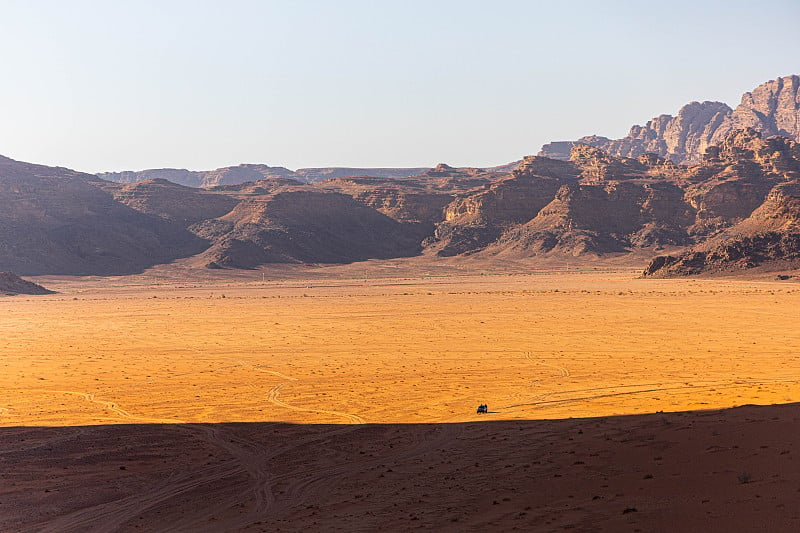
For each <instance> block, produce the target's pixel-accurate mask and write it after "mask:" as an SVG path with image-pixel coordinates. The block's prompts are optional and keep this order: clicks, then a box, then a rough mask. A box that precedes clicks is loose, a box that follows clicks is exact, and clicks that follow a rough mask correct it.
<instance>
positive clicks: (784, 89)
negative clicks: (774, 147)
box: [713, 76, 800, 142]
mask: <svg viewBox="0 0 800 533" xmlns="http://www.w3.org/2000/svg"><path fill="white" fill-rule="evenodd" d="M745 128H753V129H755V130H756V131H759V132H761V134H762V136H763V137H765V138H766V137H770V136H773V135H780V136H783V137H788V138H790V139H793V140H795V141H800V77H798V76H786V77H783V78H778V79H776V80H772V81H768V82H767V83H764V84H762V85H759V86H758V87H756V88H755V89H754V90H753V91H752V92H749V93H745V94H744V95H743V96H742V101H741V103H740V104H739V105H738V106H737V107H736V109H734V110H733V112H732V113H730V114H729V115H728V116H727V117H726V119H725V121H724V122H723V123H722V124H721V125H720V128H719V129H718V130H717V132H716V133H715V135H714V138H713V141H714V142H718V141H720V140H722V139H723V138H724V137H725V136H726V135H727V134H728V133H729V132H730V131H733V130H737V129H745Z"/></svg>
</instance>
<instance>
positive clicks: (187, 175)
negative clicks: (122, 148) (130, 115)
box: [97, 164, 295, 187]
mask: <svg viewBox="0 0 800 533" xmlns="http://www.w3.org/2000/svg"><path fill="white" fill-rule="evenodd" d="M97 177H99V178H101V179H104V180H108V181H114V182H117V183H135V182H137V181H145V180H168V181H171V182H172V183H177V184H178V185H185V186H187V187H215V186H218V185H238V184H240V183H245V182H248V181H258V180H263V179H269V178H294V177H295V173H294V172H292V171H291V170H289V169H287V168H283V167H269V166H267V165H251V164H243V165H238V166H235V167H222V168H218V169H216V170H186V169H178V168H153V169H149V170H139V171H131V170H127V171H123V172H101V173H99V174H97Z"/></svg>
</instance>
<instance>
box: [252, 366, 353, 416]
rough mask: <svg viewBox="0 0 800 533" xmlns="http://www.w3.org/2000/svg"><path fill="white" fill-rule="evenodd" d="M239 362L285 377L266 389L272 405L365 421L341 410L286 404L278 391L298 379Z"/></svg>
mask: <svg viewBox="0 0 800 533" xmlns="http://www.w3.org/2000/svg"><path fill="white" fill-rule="evenodd" d="M239 364H241V365H242V366H248V367H250V368H252V369H253V370H255V371H256V372H263V373H265V374H270V375H273V376H277V377H279V378H281V379H285V380H286V381H285V382H283V383H280V384H278V385H275V386H274V387H272V388H271V389H269V390H268V391H267V401H268V402H270V403H271V404H273V405H277V406H278V407H283V408H284V409H290V410H292V411H298V412H302V413H319V414H324V415H331V416H338V417H342V418H346V419H347V420H348V421H349V423H350V424H364V423H365V422H364V419H363V418H361V417H360V416H358V415H353V414H350V413H344V412H342V411H331V410H328V409H312V408H307V407H297V406H296V405H291V404H288V403H286V402H284V401H283V400H280V399H279V398H278V396H280V391H281V389H282V388H283V387H284V386H286V385H288V384H289V383H291V382H292V381H299V380H298V379H297V378H293V377H291V376H287V375H286V374H283V373H281V372H278V371H276V370H266V369H264V368H263V367H261V366H258V365H253V364H249V363H246V362H244V361H239Z"/></svg>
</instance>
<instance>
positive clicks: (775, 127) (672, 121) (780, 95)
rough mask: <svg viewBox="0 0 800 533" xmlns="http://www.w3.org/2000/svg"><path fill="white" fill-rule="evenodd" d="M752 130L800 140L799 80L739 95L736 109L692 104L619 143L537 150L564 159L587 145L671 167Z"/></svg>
mask: <svg viewBox="0 0 800 533" xmlns="http://www.w3.org/2000/svg"><path fill="white" fill-rule="evenodd" d="M746 128H752V129H755V130H756V131H759V132H760V133H761V134H762V135H763V136H764V137H765V138H767V137H770V136H773V135H780V136H784V137H788V138H790V139H793V140H795V141H800V77H798V76H796V75H791V76H786V77H783V78H778V79H776V80H772V81H768V82H766V83H764V84H762V85H759V86H758V87H756V88H755V89H754V90H753V91H752V92H748V93H745V94H744V96H742V101H741V103H740V104H739V105H738V106H737V107H736V109H731V108H730V107H729V106H728V105H727V104H724V103H722V102H708V101H706V102H692V103H690V104H687V105H685V106H683V107H682V108H681V109H680V110H679V111H678V114H677V115H676V116H672V115H660V116H658V117H655V118H653V119H651V120H650V121H648V122H647V123H646V124H645V125H644V126H638V125H637V126H633V127H632V128H631V130H630V132H629V133H628V135H627V136H625V137H623V138H621V139H613V140H612V139H607V138H605V137H597V136H590V137H584V138H582V139H579V140H577V141H559V142H555V143H549V144H546V145H544V146H543V147H542V150H541V152H540V155H546V156H548V157H553V158H557V159H567V154H566V149H567V148H568V147H571V146H572V145H574V144H588V145H590V146H594V147H596V148H600V149H602V150H603V151H605V152H607V153H608V154H609V155H613V156H616V157H637V156H639V155H641V154H644V153H654V154H657V155H659V156H661V157H663V158H666V159H669V160H671V161H672V162H674V163H679V164H687V165H693V164H697V163H700V162H701V160H702V157H703V154H705V151H706V149H707V148H708V147H710V146H712V145H714V144H716V143H718V142H720V141H722V140H723V139H725V138H726V137H727V136H728V134H729V133H730V132H732V131H734V130H739V129H746Z"/></svg>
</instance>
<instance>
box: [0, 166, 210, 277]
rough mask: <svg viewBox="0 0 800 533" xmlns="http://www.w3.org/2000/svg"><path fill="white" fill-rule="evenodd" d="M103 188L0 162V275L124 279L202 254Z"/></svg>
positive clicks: (174, 230)
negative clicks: (116, 276) (117, 276)
mask: <svg viewBox="0 0 800 533" xmlns="http://www.w3.org/2000/svg"><path fill="white" fill-rule="evenodd" d="M104 183H107V182H103V181H102V180H100V179H99V178H97V177H96V176H92V175H88V174H81V173H79V172H74V171H71V170H68V169H65V168H53V167H45V166H42V165H33V164H30V163H22V162H19V161H14V160H12V159H8V158H5V157H0V202H2V205H3V206H4V208H3V209H2V210H1V211H0V270H3V271H13V272H17V273H19V274H25V275H37V274H124V273H131V272H136V271H139V270H141V269H144V268H147V267H149V266H152V265H154V264H158V263H166V262H170V261H173V260H175V259H177V258H180V257H186V256H189V255H193V254H196V253H198V252H200V251H202V250H203V249H204V248H205V246H204V244H205V243H204V242H203V241H202V240H201V239H199V238H198V237H196V236H195V235H193V234H192V233H191V232H189V231H187V230H185V229H183V228H181V227H180V226H179V225H177V224H175V223H172V222H170V221H168V220H165V219H163V218H160V217H157V216H152V215H148V214H146V213H143V212H141V211H138V210H136V209H134V208H131V207H128V206H126V205H125V204H123V203H121V202H119V201H118V200H117V199H115V198H114V196H113V194H112V192H110V191H107V190H104V189H103V187H102V185H103V184H104Z"/></svg>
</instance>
